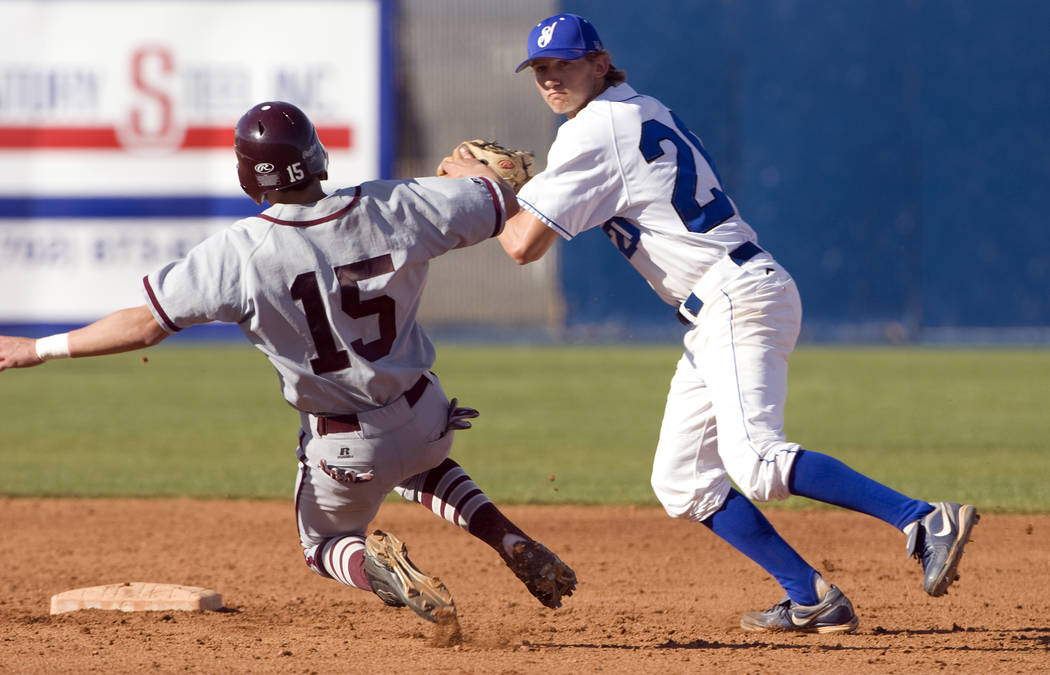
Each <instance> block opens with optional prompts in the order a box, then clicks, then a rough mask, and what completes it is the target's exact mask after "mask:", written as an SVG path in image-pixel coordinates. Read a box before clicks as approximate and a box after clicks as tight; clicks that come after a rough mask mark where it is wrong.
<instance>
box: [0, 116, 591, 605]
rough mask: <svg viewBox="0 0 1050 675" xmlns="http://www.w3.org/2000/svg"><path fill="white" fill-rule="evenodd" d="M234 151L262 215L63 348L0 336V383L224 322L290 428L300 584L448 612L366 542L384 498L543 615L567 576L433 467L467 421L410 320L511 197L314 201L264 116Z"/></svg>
mask: <svg viewBox="0 0 1050 675" xmlns="http://www.w3.org/2000/svg"><path fill="white" fill-rule="evenodd" d="M235 150H236V155H237V161H238V173H239V176H240V181H241V187H242V188H243V189H244V191H245V192H246V193H247V194H248V195H249V196H250V197H252V199H254V200H255V202H256V203H261V202H262V201H263V200H264V199H265V200H267V201H268V202H269V203H270V204H271V205H272V206H270V207H269V208H267V209H266V210H265V211H263V212H262V213H260V214H259V215H257V216H253V217H251V218H245V219H243V220H240V221H238V222H236V223H234V224H233V226H232V227H229V228H227V229H225V230H222V231H221V232H218V233H217V234H215V235H213V236H211V237H210V238H208V239H207V240H205V241H203V242H202V243H201V244H199V245H198V246H196V247H194V248H193V249H192V250H191V251H189V253H188V254H187V255H186V257H185V258H184V259H182V260H177V261H174V262H172V263H170V264H168V265H165V266H164V267H162V268H161V269H159V270H157V271H155V272H153V273H151V274H149V275H147V276H146V277H144V278H143V279H142V291H143V295H144V297H145V300H146V302H145V304H143V305H142V306H139V307H135V308H130V309H124V310H121V311H118V312H115V313H113V314H110V315H109V316H106V317H105V318H103V319H100V320H99V321H97V322H95V323H92V324H90V325H88V326H85V327H83V328H80V329H78V330H74V331H71V332H70V333H67V334H60V335H52V336H48V337H45V338H42V339H39V340H32V339H28V338H15V337H0V370H3V369H5V368H20V367H27V366H36V365H39V364H40V363H43V362H44V361H46V360H49V359H54V358H61V357H67V356H72V357H83V356H94V355H99V354H111V353H116V352H124V351H129V350H133V349H140V348H143V347H148V346H151V345H154V344H157V343H158V342H160V341H161V340H163V339H164V338H166V337H168V336H169V335H172V334H174V333H177V332H179V331H181V330H183V329H184V328H187V327H189V326H191V325H193V324H199V323H206V322H210V321H223V322H229V323H235V324H237V325H238V326H240V328H241V329H242V330H243V331H244V334H245V335H246V336H247V338H248V340H249V341H250V342H251V343H252V344H253V345H255V347H257V348H258V349H259V350H260V351H262V352H263V353H264V354H266V356H267V358H269V360H270V362H271V363H272V364H273V366H274V368H276V370H277V374H278V376H279V378H280V382H281V386H282V389H283V392H284V397H285V399H286V400H287V401H288V403H289V404H290V405H291V406H292V407H294V408H295V409H296V410H298V411H299V412H300V414H301V418H302V426H301V429H300V431H299V443H298V458H299V472H298V477H297V481H296V490H295V508H296V513H297V515H298V522H299V535H300V540H301V543H302V547H303V552H304V556H305V558H306V563H307V564H308V565H309V566H310V568H311V569H312V570H313V571H314V572H316V573H317V574H320V575H321V576H323V577H328V578H332V579H335V580H336V581H338V582H340V583H343V584H345V585H347V586H352V587H355V588H360V589H364V590H370V591H374V592H375V593H376V595H378V596H379V597H380V598H381V599H382V600H383V601H384V602H385V603H386V604H388V605H394V606H403V605H407V606H409V607H410V608H412V609H413V610H414V611H415V612H416V613H417V614H419V615H420V616H422V617H423V618H425V619H427V620H430V621H437V620H438V619H439V618H443V617H446V616H448V614H449V613H453V614H454V611H455V605H454V603H453V600H452V596H451V595H450V593H449V591H448V589H447V588H446V587H445V586H444V584H442V583H441V582H440V581H439V580H438V579H436V578H435V577H432V576H429V575H427V574H424V573H423V572H421V571H420V570H419V569H417V568H416V567H415V566H414V565H413V564H412V562H411V560H410V559H409V558H408V555H407V552H406V549H405V546H404V544H403V543H402V542H401V541H400V540H399V539H398V538H397V537H395V536H394V535H393V534H390V533H386V532H381V531H378V530H377V531H375V532H372V533H370V534H368V526H369V523H370V522H371V521H372V520H373V518H374V517H375V515H376V513H377V512H378V510H379V507H380V504H381V503H382V501H383V499H384V498H385V497H386V496H387V495H388V494H389V493H390V492H391V490H394V491H397V492H398V493H400V494H401V495H402V496H404V497H405V498H406V499H409V500H413V501H416V502H418V503H420V504H422V505H423V506H424V507H426V508H428V509H430V510H432V511H433V512H434V513H435V514H437V515H438V516H439V517H442V518H444V519H445V520H448V521H450V522H452V523H454V524H456V525H458V526H460V527H462V528H463V529H465V530H467V531H468V532H469V533H470V534H472V535H474V536H475V537H478V538H479V539H481V540H483V541H484V542H485V543H487V544H488V545H489V546H491V547H492V548H493V549H495V550H496V551H497V552H498V553H499V555H500V556H501V557H502V558H503V560H504V561H505V562H506V564H507V565H508V566H509V567H510V568H511V570H512V571H513V572H514V573H515V574H516V575H517V576H518V578H519V579H520V580H521V581H522V582H523V583H524V584H525V586H526V587H527V588H528V590H529V591H530V592H531V593H532V594H533V595H534V596H535V597H536V598H537V599H538V600H539V601H540V602H541V603H542V604H544V605H545V606H547V607H551V608H555V607H559V606H560V605H561V599H562V597H563V596H567V595H571V594H572V592H573V590H574V588H575V585H576V577H575V574H574V573H573V571H572V570H571V569H570V568H569V566H568V565H566V564H565V563H564V562H562V561H561V560H560V559H559V558H558V557H557V556H556V555H554V554H553V553H552V552H550V551H549V550H548V549H547V548H546V547H544V546H543V545H542V544H540V543H539V542H537V541H534V540H533V539H532V538H530V537H529V536H528V535H526V534H525V533H524V532H523V531H522V530H521V529H520V528H518V527H517V526H516V525H514V523H512V522H511V521H510V520H508V519H507V518H506V517H505V516H504V515H503V514H502V513H501V512H500V511H499V509H497V508H496V506H495V505H494V504H493V503H492V502H491V501H490V500H489V498H488V497H487V496H486V495H485V494H484V493H483V492H482V491H481V490H480V489H479V488H478V486H477V485H476V484H475V483H474V482H473V481H472V480H471V478H470V476H468V475H467V474H466V473H465V472H464V471H463V469H462V468H461V467H460V466H459V465H458V464H457V463H456V462H454V461H453V460H452V459H450V458H449V454H450V452H451V448H452V439H453V436H454V434H455V431H456V430H457V429H466V428H469V427H470V422H469V419H471V418H473V417H475V416H477V412H476V411H474V410H472V409H470V408H463V407H459V406H458V405H457V404H456V401H455V399H453V400H452V401H449V399H448V397H447V396H446V395H445V392H444V391H443V390H442V388H441V384H440V382H439V381H438V379H437V377H436V376H435V375H434V374H433V373H431V372H430V368H431V365H432V364H433V362H434V358H435V354H434V347H433V345H432V344H431V342H430V340H429V339H428V338H427V336H426V334H425V333H424V332H423V329H422V328H421V327H420V325H419V324H418V323H417V322H416V312H417V309H418V307H419V301H420V296H421V295H422V292H423V287H424V284H425V283H426V277H427V269H428V265H429V261H430V260H431V259H432V258H434V257H436V256H439V255H441V254H443V253H445V252H447V251H449V250H451V249H454V248H459V247H463V246H470V245H473V244H477V243H479V242H482V241H484V240H486V239H488V238H490V237H494V236H496V235H498V234H499V233H500V231H501V230H502V228H503V226H504V223H505V221H506V218H507V217H508V216H510V215H513V214H514V213H516V212H517V209H518V207H517V203H516V201H515V200H514V198H513V191H512V190H511V189H510V188H509V187H508V186H506V185H505V184H504V183H503V182H502V181H498V180H493V179H490V178H465V179H461V180H447V179H444V178H422V179H418V180H403V181H371V182H366V183H362V184H361V185H358V186H356V187H350V188H345V189H341V190H337V191H335V192H333V193H332V194H326V193H325V191H324V190H323V188H322V185H321V181H322V180H325V179H327V168H328V155H327V152H326V151H325V149H324V147H323V146H322V144H321V142H320V141H319V140H318V138H317V134H316V132H315V130H314V126H313V124H312V123H311V121H310V120H309V119H308V118H307V116H306V115H305V114H304V113H303V112H302V111H301V110H299V109H298V108H296V107H295V106H293V105H291V104H289V103H285V102H280V101H271V102H266V103H261V104H259V105H256V106H254V107H253V108H251V110H249V111H248V112H247V113H245V114H244V116H243V117H242V118H241V119H240V121H239V122H238V123H237V127H236V135H235ZM366 535H367V536H366Z"/></svg>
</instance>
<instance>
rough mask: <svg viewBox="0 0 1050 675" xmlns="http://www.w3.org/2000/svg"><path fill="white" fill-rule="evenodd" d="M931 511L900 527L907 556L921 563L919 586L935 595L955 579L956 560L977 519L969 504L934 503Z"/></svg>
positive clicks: (975, 511) (957, 560)
mask: <svg viewBox="0 0 1050 675" xmlns="http://www.w3.org/2000/svg"><path fill="white" fill-rule="evenodd" d="M932 506H933V511H931V512H930V513H928V514H927V515H925V516H923V517H922V518H920V519H918V520H916V521H914V522H912V523H909V524H908V525H906V526H905V527H904V534H906V535H908V545H907V550H908V557H912V556H914V557H916V558H918V559H919V562H920V563H922V571H923V579H922V587H923V589H925V591H926V592H927V593H929V594H930V595H932V596H934V597H936V596H940V595H944V594H945V593H947V592H948V587H949V586H951V585H952V582H953V581H955V580H956V579H958V578H959V561H960V560H962V554H963V547H964V546H966V542H967V541H969V540H970V531H971V530H973V526H974V525H976V524H977V521H978V520H980V519H981V517H980V516H979V515H977V508H976V507H974V506H971V505H969V504H956V503H955V502H937V503H935V504H933V505H932Z"/></svg>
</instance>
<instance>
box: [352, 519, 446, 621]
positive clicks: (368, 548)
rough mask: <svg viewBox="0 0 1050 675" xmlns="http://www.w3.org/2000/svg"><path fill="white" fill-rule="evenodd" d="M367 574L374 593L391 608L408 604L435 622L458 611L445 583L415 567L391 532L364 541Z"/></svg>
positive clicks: (428, 619) (373, 533) (370, 536)
mask: <svg viewBox="0 0 1050 675" xmlns="http://www.w3.org/2000/svg"><path fill="white" fill-rule="evenodd" d="M365 575H366V576H367V577H368V581H369V582H370V583H371V584H372V591H373V592H374V593H375V594H376V595H378V596H379V598H380V599H381V600H382V601H383V602H385V603H386V604H388V605H390V606H391V607H404V606H406V605H407V606H408V607H410V608H411V609H412V611H414V612H415V613H416V614H418V615H419V616H421V617H423V618H424V619H426V620H427V621H432V622H434V623H438V622H439V619H443V618H444V617H445V616H447V615H448V614H449V613H451V614H453V615H454V614H455V612H456V603H454V602H453V601H452V594H451V593H449V592H448V589H447V588H445V584H443V583H441V580H440V579H438V578H437V577H432V576H428V575H426V574H424V573H423V572H421V571H420V570H419V568H417V567H416V566H415V565H413V564H412V561H411V560H409V558H408V550H407V549H406V548H405V545H404V543H402V542H401V540H400V539H398V538H397V537H395V536H394V535H392V534H390V533H388V532H383V531H382V530H376V531H374V532H372V534H370V535H368V537H366V538H365Z"/></svg>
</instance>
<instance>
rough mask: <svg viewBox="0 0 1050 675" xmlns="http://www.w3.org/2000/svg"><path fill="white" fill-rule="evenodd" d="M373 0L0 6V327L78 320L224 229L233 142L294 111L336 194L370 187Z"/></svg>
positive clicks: (381, 25) (377, 28) (376, 59)
mask: <svg viewBox="0 0 1050 675" xmlns="http://www.w3.org/2000/svg"><path fill="white" fill-rule="evenodd" d="M384 6H385V3H384V2H383V1H382V0H356V1H355V0H349V1H347V0H342V1H338V2H336V1H331V0H327V1H326V0H306V1H302V2H295V3H291V4H289V3H282V2H273V1H271V0H255V1H253V2H248V1H242V0H225V1H204V0H179V1H177V2H174V1H167V0H157V1H145V2H131V1H123V0H109V1H103V2H94V1H93V2H78V1H76V0H42V1H35V2H30V1H18V0H15V1H7V2H4V7H3V21H2V25H0V287H2V288H4V289H5V290H4V292H3V294H2V295H0V323H3V324H17V323H63V322H81V321H88V320H92V319H95V318H98V317H99V316H101V315H103V314H105V313H108V312H109V311H111V310H113V309H117V308H120V307H123V306H130V305H137V304H141V302H142V299H141V297H140V296H139V284H138V280H139V279H140V278H141V276H142V275H143V274H145V273H146V272H149V271H150V270H152V269H154V268H155V267H158V266H160V265H162V264H164V263H165V262H167V261H168V260H171V259H172V258H174V257H178V256H180V255H182V254H183V253H185V251H186V250H187V249H188V248H189V247H191V246H193V245H194V244H195V243H197V242H198V241H200V240H201V239H203V238H204V237H206V236H208V235H209V234H211V233H212V232H214V231H216V230H217V229H219V228H221V227H225V226H227V225H229V224H230V223H231V222H232V221H233V220H234V219H236V218H239V217H243V216H246V215H251V214H253V213H257V212H258V211H259V210H261V207H257V206H256V205H255V204H254V203H253V202H252V201H251V200H250V199H249V198H248V197H247V196H245V195H244V194H243V192H241V189H240V186H239V183H238V180H237V173H236V167H235V164H236V162H235V157H234V154H233V128H234V126H235V124H236V122H237V119H238V118H239V117H240V116H241V114H243V113H244V112H245V111H246V110H247V109H248V108H250V107H251V106H252V105H254V104H255V103H258V102H260V101H266V100H284V101H289V102H291V103H294V104H295V105H297V106H299V107H300V108H302V109H303V110H304V111H305V112H306V113H307V114H308V115H309V116H310V117H311V119H313V121H314V123H315V124H316V126H317V128H318V135H319V136H320V138H321V141H322V143H323V144H324V145H325V147H326V148H327V150H328V152H329V155H330V157H331V169H330V172H329V174H330V178H331V183H330V184H331V185H335V186H340V187H341V186H345V185H353V184H356V183H358V182H361V181H363V180H368V179H372V178H377V177H381V174H382V173H383V171H384V162H386V161H387V160H386V159H385V158H384V152H388V149H386V148H384V147H382V146H383V143H382V139H383V138H384V133H385V130H384V129H383V128H381V127H382V126H383V117H384V116H383V114H382V107H383V100H384V96H385V95H386V93H387V92H386V90H385V87H386V85H385V84H384V82H383V80H384V73H385V69H386V67H387V59H386V57H385V52H386V49H385V44H386V41H385V38H384V36H385V35H386V32H385V31H387V30H388V28H389V27H388V26H387V25H386V23H387V22H386V19H385V15H386V12H385V11H384Z"/></svg>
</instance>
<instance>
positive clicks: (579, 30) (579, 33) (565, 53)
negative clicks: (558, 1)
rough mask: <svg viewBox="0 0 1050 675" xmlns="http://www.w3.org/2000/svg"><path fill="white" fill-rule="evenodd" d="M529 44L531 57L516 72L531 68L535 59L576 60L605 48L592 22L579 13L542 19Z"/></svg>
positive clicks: (530, 34)
mask: <svg viewBox="0 0 1050 675" xmlns="http://www.w3.org/2000/svg"><path fill="white" fill-rule="evenodd" d="M528 47H529V58H527V59H525V60H524V61H522V62H521V63H520V64H519V65H518V67H517V68H515V69H514V72H515V73H519V72H521V71H522V70H523V69H524V68H528V67H529V65H531V64H532V60H533V59H565V60H567V61H575V60H576V59H578V58H580V57H582V56H584V55H585V54H587V53H589V52H596V51H602V50H604V49H605V47H603V46H602V41H601V38H599V37H598V31H596V30H595V29H594V26H592V25H591V22H590V21H588V20H587V19H585V18H583V17H582V16H576V15H575V14H555V15H554V16H552V17H550V18H548V19H544V20H543V21H540V22H539V23H538V24H536V27H535V28H533V29H532V32H530V33H529V42H528Z"/></svg>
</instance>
